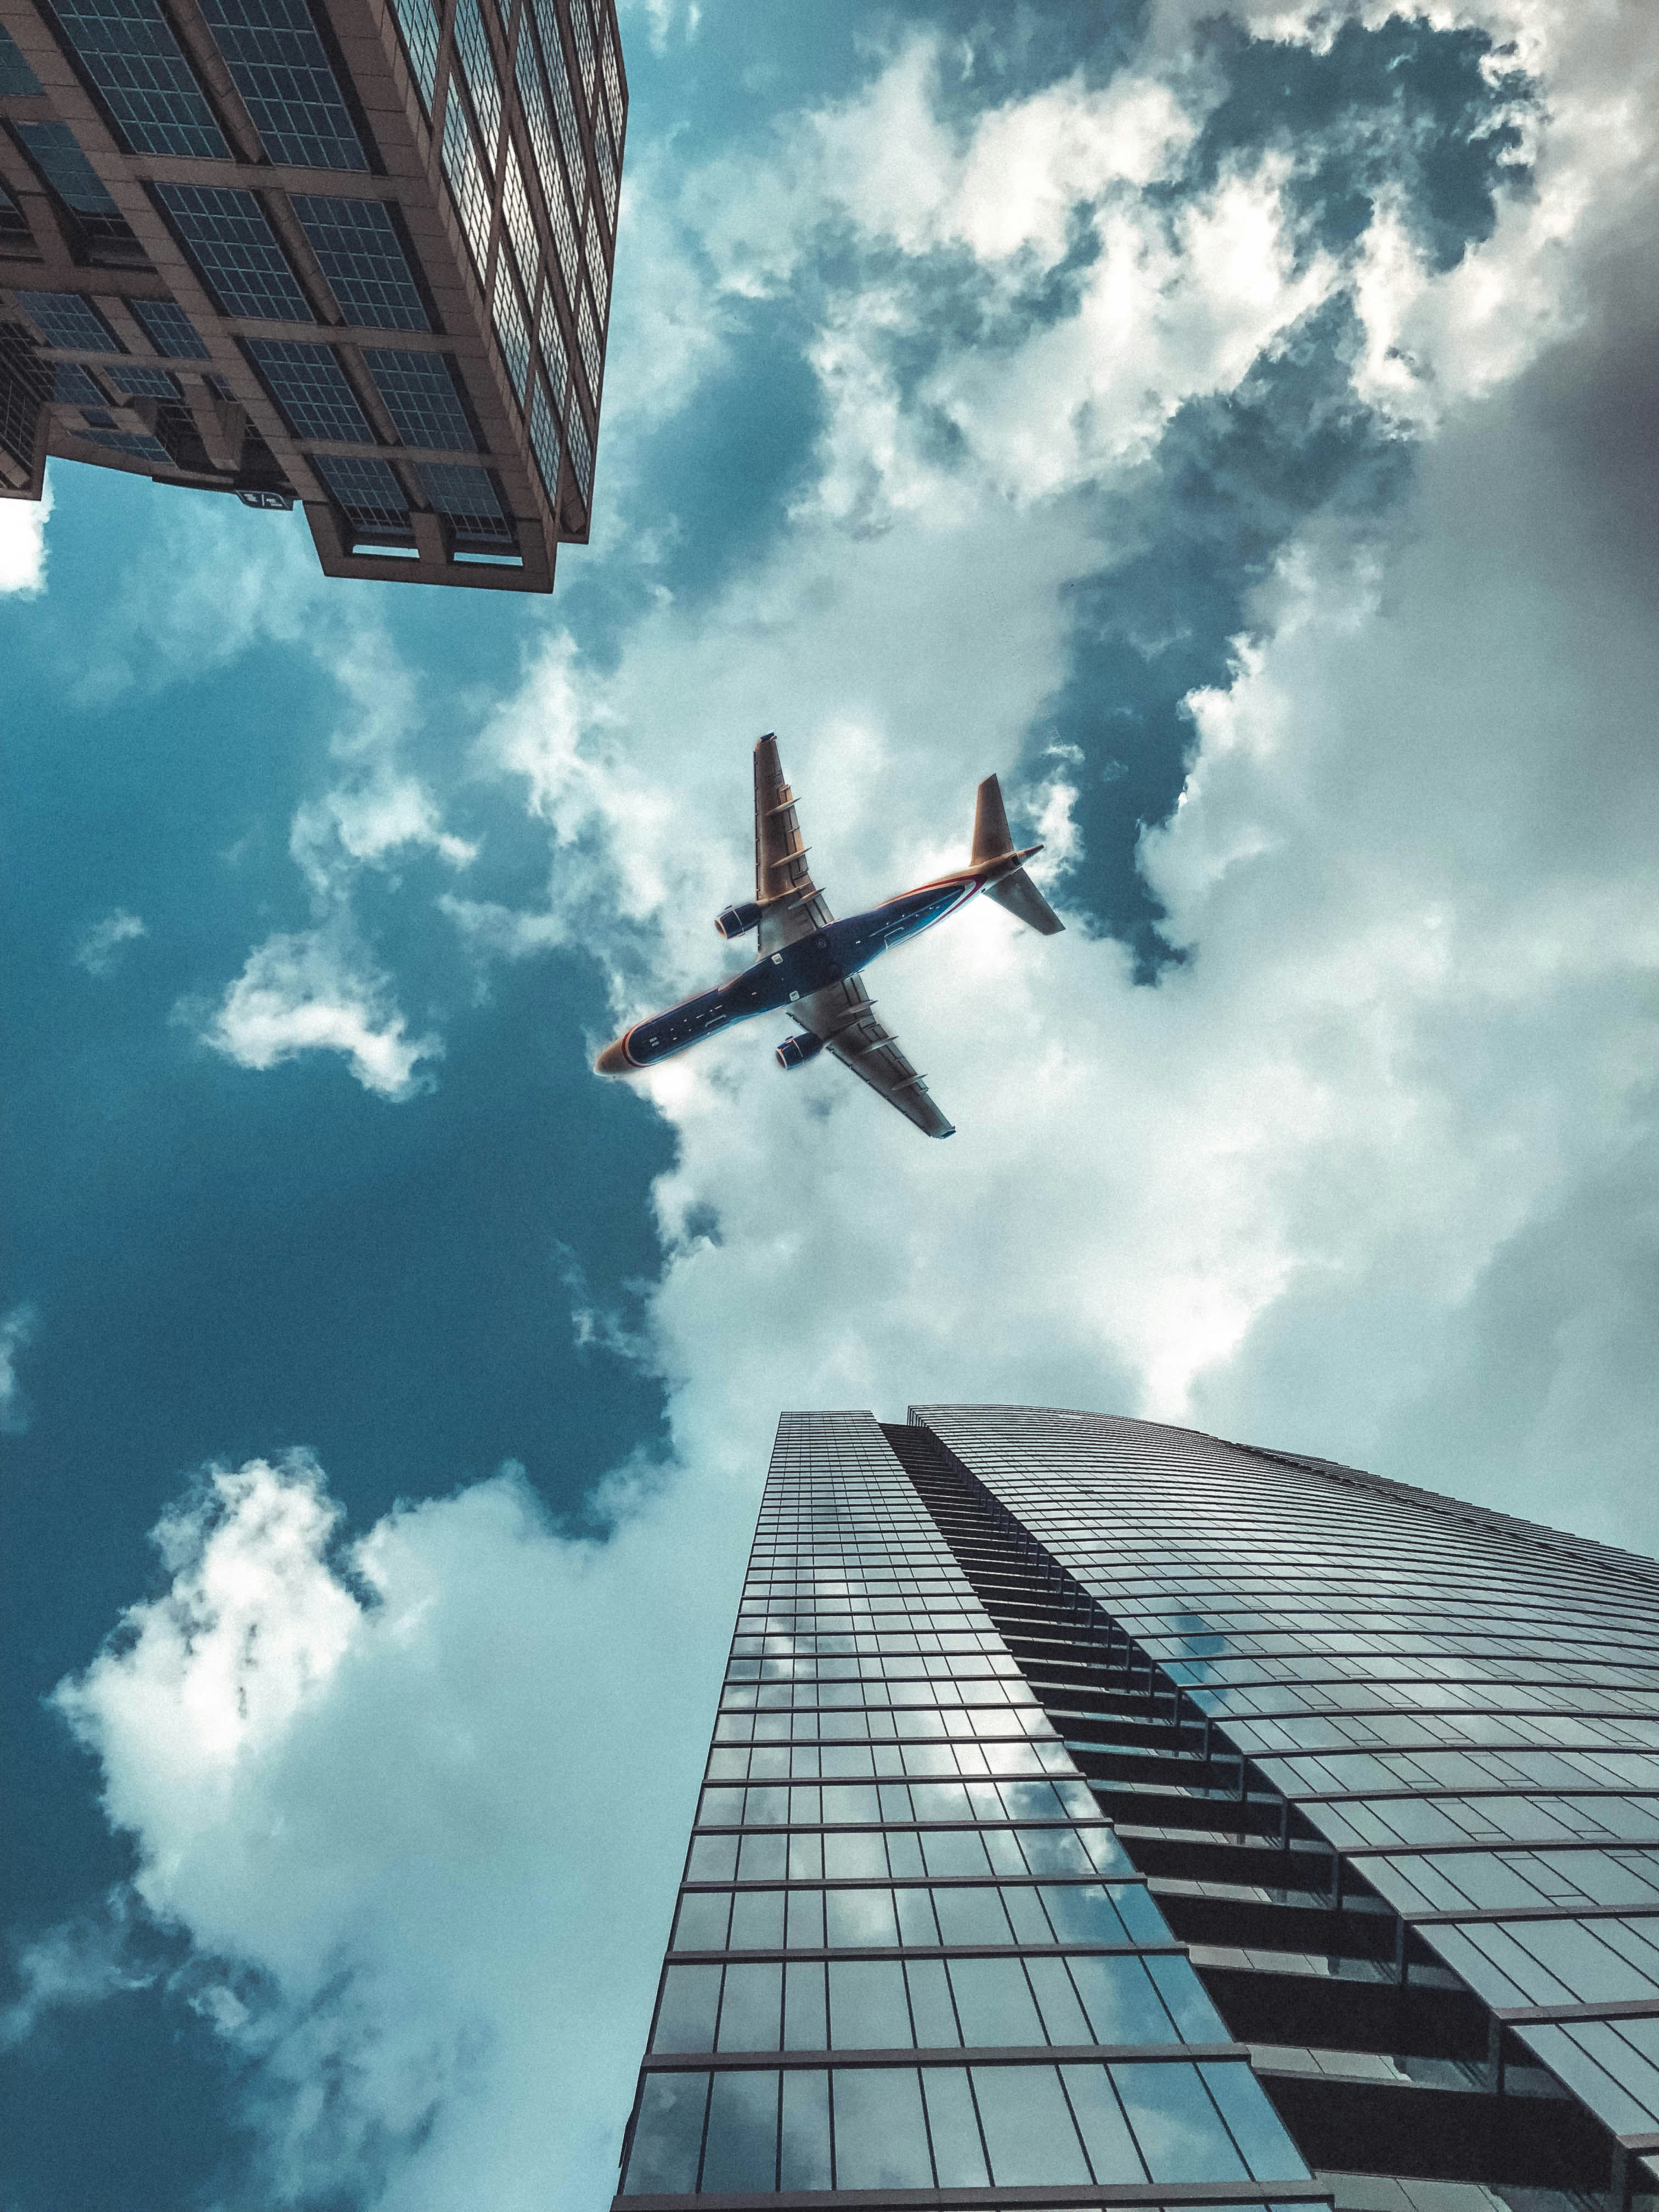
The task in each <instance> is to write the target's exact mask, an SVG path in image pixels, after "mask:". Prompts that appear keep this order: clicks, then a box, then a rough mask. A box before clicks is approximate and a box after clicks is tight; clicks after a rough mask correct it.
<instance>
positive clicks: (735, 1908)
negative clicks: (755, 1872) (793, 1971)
mask: <svg viewBox="0 0 1659 2212" xmlns="http://www.w3.org/2000/svg"><path fill="white" fill-rule="evenodd" d="M782 1948H783V1892H782V1891H781V1889H740V1890H739V1891H738V1893H737V1895H736V1896H735V1897H734V1898H733V1899H732V1949H733V1950H734V1951H781V1949H782Z"/></svg>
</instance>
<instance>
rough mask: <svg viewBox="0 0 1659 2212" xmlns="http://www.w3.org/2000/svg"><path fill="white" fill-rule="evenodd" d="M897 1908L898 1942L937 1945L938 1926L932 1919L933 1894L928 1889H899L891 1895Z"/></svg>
mask: <svg viewBox="0 0 1659 2212" xmlns="http://www.w3.org/2000/svg"><path fill="white" fill-rule="evenodd" d="M893 1895H894V1902H895V1903H896V1905H897V1906H898V1924H899V1941H900V1942H901V1943H916V1944H926V1943H937V1942H939V1925H938V1923H937V1922H936V1921H935V1920H934V1917H933V1891H932V1890H930V1889H900V1890H896V1891H895V1892H894V1893H893Z"/></svg>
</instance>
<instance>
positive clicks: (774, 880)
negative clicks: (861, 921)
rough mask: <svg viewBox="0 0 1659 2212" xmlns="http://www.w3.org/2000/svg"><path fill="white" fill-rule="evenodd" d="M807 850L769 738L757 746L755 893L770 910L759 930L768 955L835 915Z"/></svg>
mask: <svg viewBox="0 0 1659 2212" xmlns="http://www.w3.org/2000/svg"><path fill="white" fill-rule="evenodd" d="M806 849H807V848H806V846H805V842H804V841H803V840H802V837H801V834H800V818H799V815H798V814H797V813H796V811H795V794H794V793H793V791H792V790H791V789H790V788H789V786H788V785H787V783H786V782H785V781H784V775H783V763H782V761H781V759H780V758H779V756H778V741H777V739H776V738H775V737H771V736H768V737H764V738H762V739H761V741H760V743H759V744H757V746H756V747H755V897H756V899H757V902H758V903H759V904H760V905H761V906H762V907H763V908H764V909H765V911H764V912H763V915H762V916H761V925H760V933H759V936H760V944H759V950H760V952H761V956H762V957H763V958H764V957H765V956H766V955H767V954H768V953H769V952H777V951H781V950H782V948H783V947H784V946H785V945H793V943H794V941H795V939H797V938H798V937H810V936H811V934H812V932H813V931H814V930H816V929H822V928H823V927H824V925H825V923H826V922H828V921H831V920H833V919H834V917H833V916H832V915H831V914H830V912H829V907H828V905H827V904H826V903H825V901H824V897H823V892H822V891H820V890H818V888H817V885H816V884H814V883H813V881H812V872H811V868H809V867H808V866H807V862H806Z"/></svg>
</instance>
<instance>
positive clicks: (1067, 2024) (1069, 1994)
mask: <svg viewBox="0 0 1659 2212" xmlns="http://www.w3.org/2000/svg"><path fill="white" fill-rule="evenodd" d="M1025 1970H1026V1972H1028V1973H1029V1974H1030V1978H1031V1986H1032V1988H1033V1989H1034V1990H1036V2000H1037V2002H1038V2004H1039V2005H1040V2006H1041V2007H1042V2023H1043V2026H1044V2027H1046V2028H1047V2029H1048V2040H1049V2042H1050V2043H1092V2042H1093V2041H1094V2040H1095V2038H1094V2036H1093V2034H1092V2033H1091V2031H1090V2027H1089V2023H1088V2021H1087V2020H1086V2019H1085V2017H1084V2012H1083V2008H1082V2006H1081V2005H1080V2004H1079V2002H1078V2001H1077V1991H1076V1990H1074V1989H1073V1987H1072V1978H1071V1976H1070V1975H1069V1974H1068V1973H1067V1972H1066V1961H1065V1960H1064V1959H1028V1960H1026V1961H1025Z"/></svg>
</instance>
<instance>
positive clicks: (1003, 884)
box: [985, 868, 1066, 937]
mask: <svg viewBox="0 0 1659 2212" xmlns="http://www.w3.org/2000/svg"><path fill="white" fill-rule="evenodd" d="M985 896H986V897H987V899H994V900H995V901H996V902H997V904H998V905H999V906H1000V907H1002V908H1005V909H1006V912H1008V913H1009V914H1011V915H1013V917H1014V919H1015V921H1023V922H1024V924H1025V927H1027V929H1035V930H1037V931H1039V932H1040V933H1041V934H1042V936H1044V937H1053V936H1055V935H1056V934H1057V933H1059V932H1060V930H1062V929H1064V928H1065V927H1066V925H1065V923H1064V922H1063V921H1061V920H1060V916H1059V915H1057V914H1056V913H1055V912H1054V908H1053V907H1051V906H1050V905H1049V903H1048V900H1047V899H1046V898H1044V897H1043V896H1042V892H1041V891H1040V890H1038V889H1037V887H1036V884H1034V883H1033V882H1032V881H1031V878H1030V877H1029V876H1028V875H1027V874H1026V872H1025V871H1024V868H1015V869H1014V870H1013V871H1012V872H1011V873H1010V874H1008V875H1006V876H1003V877H1001V878H1000V879H999V880H998V881H997V882H996V883H994V884H986V886H985Z"/></svg>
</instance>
